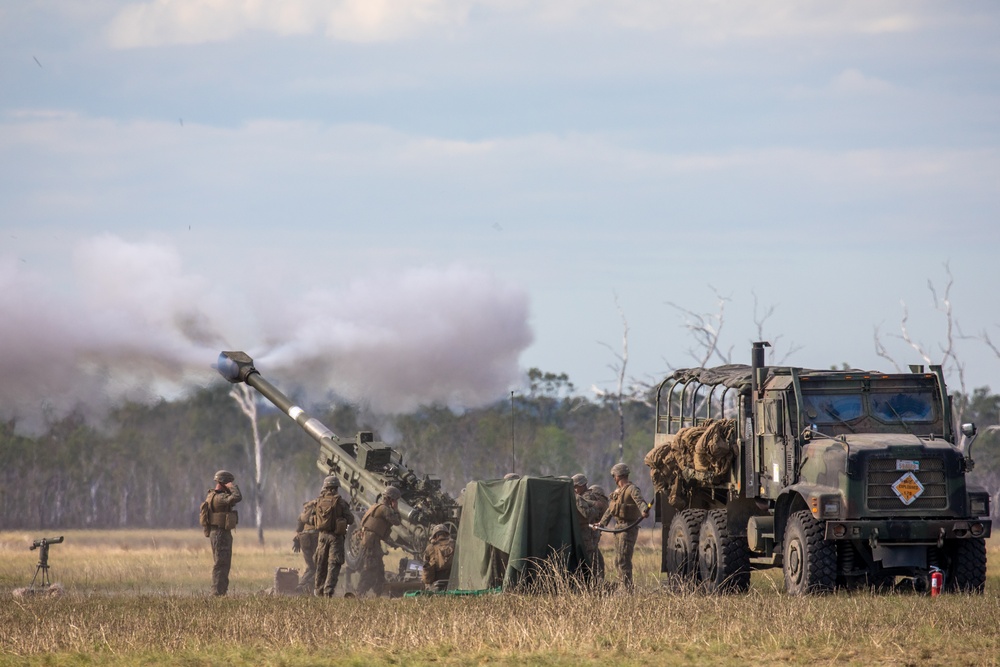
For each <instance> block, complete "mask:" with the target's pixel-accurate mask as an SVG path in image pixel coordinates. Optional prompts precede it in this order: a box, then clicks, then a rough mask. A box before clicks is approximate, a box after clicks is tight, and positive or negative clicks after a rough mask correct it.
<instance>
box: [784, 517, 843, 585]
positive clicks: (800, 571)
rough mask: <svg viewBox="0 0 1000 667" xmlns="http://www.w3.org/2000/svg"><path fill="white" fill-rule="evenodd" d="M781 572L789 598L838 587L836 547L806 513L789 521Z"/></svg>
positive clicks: (816, 522) (820, 526)
mask: <svg viewBox="0 0 1000 667" xmlns="http://www.w3.org/2000/svg"><path fill="white" fill-rule="evenodd" d="M782 569H783V570H784V573H785V591H786V592H787V593H788V594H789V595H808V594H810V593H825V592H829V591H832V590H833V588H834V585H835V584H836V583H837V547H836V545H835V544H834V543H833V542H832V541H829V540H825V539H823V524H821V523H820V522H819V521H817V520H816V519H814V518H813V517H812V514H811V513H810V512H809V510H802V511H800V512H796V513H794V514H792V515H791V516H790V517H788V524H787V527H786V528H785V550H784V558H783V565H782Z"/></svg>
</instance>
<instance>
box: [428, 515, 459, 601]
mask: <svg viewBox="0 0 1000 667" xmlns="http://www.w3.org/2000/svg"><path fill="white" fill-rule="evenodd" d="M433 531H434V532H433V534H432V535H431V541H430V542H428V543H427V547H426V548H425V549H424V573H423V580H424V586H425V587H426V588H427V590H429V591H443V590H446V589H447V588H448V580H449V579H450V578H451V561H452V558H453V557H454V556H455V540H453V539H452V538H451V531H449V530H448V526H446V525H444V524H443V523H439V524H438V525H436V526H434V528H433Z"/></svg>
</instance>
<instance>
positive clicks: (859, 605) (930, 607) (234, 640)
mask: <svg viewBox="0 0 1000 667" xmlns="http://www.w3.org/2000/svg"><path fill="white" fill-rule="evenodd" d="M65 535H66V542H65V543H63V544H60V545H57V546H54V547H52V548H51V551H50V562H51V564H52V571H51V574H52V579H53V580H54V581H59V582H60V583H62V584H63V585H64V586H65V589H66V594H65V595H64V596H63V597H61V598H57V599H48V598H28V599H16V598H13V597H11V596H10V595H9V591H10V589H12V588H14V587H16V586H24V585H25V584H26V583H27V582H28V581H30V579H31V575H32V574H33V572H34V567H35V563H36V562H37V551H35V552H29V551H28V550H27V546H28V544H30V541H31V539H33V537H40V536H41V535H37V536H28V535H26V534H14V533H0V584H2V585H3V587H4V589H5V591H4V592H5V596H4V597H3V599H2V601H0V665H29V664H38V665H41V664H45V665H82V664H112V665H126V664H143V663H150V664H173V665H214V664H218V665H223V664H226V665H261V664H264V665H287V666H295V665H309V664H358V665H361V664H435V665H452V664H496V665H504V664H525V663H527V664H534V665H570V664H572V665H580V664H598V663H602V664H603V663H608V662H611V663H614V664H638V665H661V664H746V663H750V664H795V665H813V664H826V665H831V664H837V665H841V664H844V665H852V664H854V665H870V664H883V665H905V664H913V665H945V664H947V665H965V664H976V665H980V664H981V665H996V664H998V661H1000V658H998V656H1000V635H998V632H997V628H998V627H1000V595H998V593H1000V575H998V567H1000V551H998V549H997V546H996V544H992V545H991V547H990V554H989V555H990V559H991V567H990V577H989V582H988V586H987V592H986V594H985V595H982V596H960V595H948V596H942V597H939V598H933V599H932V598H929V597H926V596H917V595H900V594H892V595H884V596H874V595H871V594H868V593H854V594H836V595H831V596H825V597H816V598H790V597H788V596H786V595H784V594H782V593H780V592H779V591H778V585H777V583H776V582H777V579H776V578H775V577H774V576H769V574H768V573H756V574H755V575H754V584H753V587H752V589H751V592H750V593H749V594H748V595H743V596H705V595H701V594H699V593H698V592H697V591H692V590H680V591H667V590H665V589H663V588H662V587H661V586H659V583H658V577H657V576H656V571H657V570H658V564H659V553H658V551H656V550H653V549H651V548H650V547H649V544H650V542H649V541H648V539H646V538H644V539H643V540H641V541H640V550H639V551H638V557H637V568H636V570H637V575H638V578H637V580H638V582H639V583H640V585H639V586H638V587H637V590H636V592H635V593H633V594H630V595H623V594H611V595H607V594H603V595H602V594H593V593H590V594H581V593H566V594H562V595H543V594H537V595H523V594H517V595H515V594H502V595H488V596H483V597H450V596H440V597H419V598H404V599H393V600H389V599H379V600H373V599H368V600H344V599H333V600H325V599H318V598H291V597H284V598H275V597H267V596H263V595H259V594H258V593H260V592H261V591H263V590H264V589H265V588H267V587H268V586H269V585H270V583H271V579H272V577H273V572H274V568H275V567H278V566H296V567H297V566H298V563H299V558H300V557H299V556H298V555H295V554H292V553H291V552H290V549H289V545H290V539H291V533H290V532H284V533H278V532H274V533H272V534H271V535H273V537H274V541H273V542H269V543H268V544H266V545H265V546H264V547H259V546H257V545H256V544H255V542H256V540H255V539H254V535H253V534H252V532H251V531H237V540H236V549H235V557H234V568H233V592H234V593H235V594H234V595H231V596H230V597H229V598H225V599H216V598H211V597H209V596H208V595H207V589H208V579H209V570H210V567H211V556H210V552H209V550H208V544H207V543H208V540H206V539H205V538H204V537H201V536H200V534H199V533H198V532H197V531H192V532H191V533H188V532H183V531H161V532H156V533H152V534H147V533H139V532H76V531H72V532H71V531H66V532H65ZM389 560H390V559H388V558H387V564H388V563H389Z"/></svg>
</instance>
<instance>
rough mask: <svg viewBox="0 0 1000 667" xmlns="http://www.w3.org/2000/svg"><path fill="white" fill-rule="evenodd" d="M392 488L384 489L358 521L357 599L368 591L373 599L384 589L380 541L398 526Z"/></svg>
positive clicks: (396, 498) (396, 500)
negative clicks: (359, 526)
mask: <svg viewBox="0 0 1000 667" xmlns="http://www.w3.org/2000/svg"><path fill="white" fill-rule="evenodd" d="M401 495H402V493H401V492H400V490H399V489H398V488H396V487H395V486H387V487H386V489H385V491H384V492H383V493H382V497H381V499H380V500H379V501H378V502H377V503H375V504H373V505H372V506H371V507H369V508H368V511H367V512H365V515H364V516H363V517H362V518H361V575H360V577H358V591H357V592H358V597H361V596H362V595H364V594H365V593H367V592H368V591H369V590H370V591H373V592H374V593H375V595H376V596H379V595H382V590H383V589H384V588H385V563H383V562H382V557H383V556H384V554H383V553H382V541H383V540H387V539H389V531H391V530H392V527H393V526H398V525H399V524H400V518H399V510H398V509H396V508H397V507H398V505H399V497H400V496H401Z"/></svg>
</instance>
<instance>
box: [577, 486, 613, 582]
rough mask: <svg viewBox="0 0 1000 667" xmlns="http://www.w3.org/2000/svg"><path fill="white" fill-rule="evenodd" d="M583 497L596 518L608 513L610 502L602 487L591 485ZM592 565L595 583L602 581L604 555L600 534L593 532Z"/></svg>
mask: <svg viewBox="0 0 1000 667" xmlns="http://www.w3.org/2000/svg"><path fill="white" fill-rule="evenodd" d="M584 497H585V498H586V499H587V500H589V501H590V502H591V503H593V505H594V510H595V511H596V513H597V516H598V517H602V516H604V513H605V512H607V511H608V505H610V504H611V501H609V500H608V494H607V492H606V491H605V490H604V487H602V486H598V485H597V484H591V485H590V488H589V489H587V493H585V494H584ZM594 546H595V549H594V556H595V558H594V565H595V566H596V572H595V573H594V574H595V576H596V578H597V581H603V580H604V554H602V553H601V533H600V531H594Z"/></svg>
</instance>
